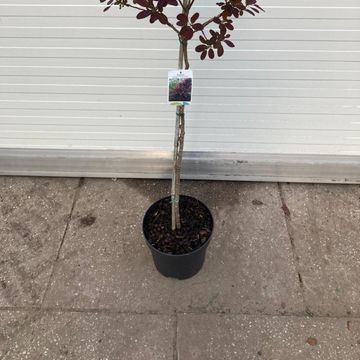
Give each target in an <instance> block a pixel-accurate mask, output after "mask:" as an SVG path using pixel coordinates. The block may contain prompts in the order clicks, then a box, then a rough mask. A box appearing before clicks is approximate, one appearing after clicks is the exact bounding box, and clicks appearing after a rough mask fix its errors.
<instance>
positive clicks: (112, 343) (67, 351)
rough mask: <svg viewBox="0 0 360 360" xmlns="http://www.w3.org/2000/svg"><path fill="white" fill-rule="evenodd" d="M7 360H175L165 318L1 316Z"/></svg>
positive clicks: (170, 323)
mask: <svg viewBox="0 0 360 360" xmlns="http://www.w3.org/2000/svg"><path fill="white" fill-rule="evenodd" d="M0 324H1V330H0V358H1V359H2V360H42V359H44V360H45V359H51V360H65V359H66V360H99V359H101V360H106V359H109V360H110V359H126V360H150V359H159V360H172V359H173V343H174V336H175V332H174V320H173V319H172V318H171V317H169V316H164V315H124V314H89V313H76V312H75V313H69V312H66V313H64V312H51V313H49V312H47V313H44V312H40V311H39V312H29V313H24V312H5V311H2V312H0Z"/></svg>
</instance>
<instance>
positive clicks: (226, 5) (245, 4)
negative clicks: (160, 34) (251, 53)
mask: <svg viewBox="0 0 360 360" xmlns="http://www.w3.org/2000/svg"><path fill="white" fill-rule="evenodd" d="M194 1H195V0H191V1H186V0H100V2H101V3H105V8H104V11H108V10H109V9H110V8H111V7H112V6H114V5H115V6H118V7H119V8H120V9H121V8H124V7H129V8H133V9H136V10H139V12H138V14H137V16H136V18H137V19H139V20H140V19H145V18H149V21H150V23H152V24H153V23H155V22H156V21H158V22H160V23H161V24H163V25H166V26H168V27H170V28H171V29H172V30H173V31H175V32H176V34H177V36H178V37H179V41H180V43H182V44H183V45H184V46H185V47H187V42H188V41H189V40H191V39H192V38H193V37H194V35H195V34H196V33H200V34H199V38H198V39H199V42H200V44H199V45H197V46H196V47H195V51H196V52H198V53H200V59H202V60H204V59H205V58H206V57H209V58H210V59H213V58H214V57H215V55H217V56H218V57H221V56H222V55H223V54H224V45H227V46H228V47H234V46H235V44H234V43H233V42H232V41H231V40H230V37H231V35H230V32H231V31H233V30H234V25H233V18H235V19H237V18H239V17H240V16H243V15H244V14H245V13H248V14H250V15H252V16H255V15H256V14H258V13H260V12H261V11H264V9H263V8H262V7H261V6H260V5H258V4H257V0H224V1H222V2H218V3H216V5H217V6H219V7H220V9H221V11H220V12H219V14H218V15H216V16H214V17H211V18H210V19H208V20H206V21H204V22H200V21H199V18H200V13H198V12H195V13H193V14H191V15H190V10H191V8H192V6H193V4H194ZM178 5H180V7H181V9H182V12H180V13H179V14H178V15H177V16H176V23H175V24H173V23H172V22H170V20H169V17H168V16H167V15H166V14H165V13H164V10H165V9H166V8H167V7H169V6H174V7H176V6H178ZM210 25H213V28H210V29H208V27H209V26H210ZM184 56H185V57H186V58H185V59H184V61H185V67H186V68H189V62H188V60H187V52H186V53H185V54H184Z"/></svg>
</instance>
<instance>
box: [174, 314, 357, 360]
mask: <svg viewBox="0 0 360 360" xmlns="http://www.w3.org/2000/svg"><path fill="white" fill-rule="evenodd" d="M359 335H360V321H359V320H352V321H350V322H348V320H346V319H331V318H300V317H291V316H262V317H259V316H246V315H245V316H244V315H237V316H229V315H224V316H219V315H213V314H201V315H192V316H190V315H181V316H179V322H178V359H179V360H180V359H186V360H187V359H191V360H218V359H221V360H235V359H236V360H243V359H244V360H245V359H246V360H248V359H249V360H250V359H251V360H265V359H266V360H270V359H274V360H275V359H276V360H289V359H291V360H339V359H346V360H358V359H359V356H360V336H359Z"/></svg>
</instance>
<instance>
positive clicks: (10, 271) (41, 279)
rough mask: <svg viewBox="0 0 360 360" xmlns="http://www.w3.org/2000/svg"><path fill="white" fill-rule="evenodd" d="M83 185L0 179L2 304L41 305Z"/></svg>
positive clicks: (69, 182)
mask: <svg viewBox="0 0 360 360" xmlns="http://www.w3.org/2000/svg"><path fill="white" fill-rule="evenodd" d="M78 183H79V180H78V179H47V178H12V177H0V244H1V246H0V306H11V305H39V304H41V301H42V297H43V295H44V293H45V290H46V286H47V284H48V280H49V277H50V274H51V271H52V267H53V262H54V260H55V258H56V255H57V252H58V249H59V247H60V244H61V241H62V237H63V234H64V230H65V228H66V225H67V222H68V219H69V215H70V211H71V207H72V203H73V199H74V194H75V191H76V188H77V186H78Z"/></svg>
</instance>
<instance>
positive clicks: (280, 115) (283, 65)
mask: <svg viewBox="0 0 360 360" xmlns="http://www.w3.org/2000/svg"><path fill="white" fill-rule="evenodd" d="M198 3H199V6H198V7H199V8H201V9H200V10H201V12H202V13H203V14H205V15H209V16H210V14H214V13H215V11H216V6H212V4H213V2H212V1H210V0H206V1H205V0H204V1H199V2H198ZM261 5H263V6H264V8H265V9H266V13H265V14H261V15H259V16H257V17H255V18H253V17H251V16H250V15H249V16H244V17H243V18H241V19H240V20H239V21H238V26H237V29H238V30H236V31H235V32H234V35H233V38H234V39H235V42H236V48H235V49H234V50H228V51H227V52H226V53H225V56H224V57H223V58H222V59H221V60H212V61H205V62H201V61H200V60H199V59H198V56H197V54H195V53H194V52H191V53H190V62H191V67H192V69H193V71H194V75H195V94H194V97H193V105H191V107H189V109H188V118H187V136H186V148H185V150H186V151H188V152H214V153H218V154H221V153H224V154H229V153H239V154H244V153H251V154H284V155H288V154H296V155H302V154H304V155H306V154H313V155H352V156H359V155H360V117H359V115H360V101H359V97H360V65H359V61H360V4H359V1H358V0H343V1H341V2H339V1H338V0H316V1H312V0H296V1H295V0H291V1H290V0H272V1H271V0H262V1H261ZM174 13H175V12H174ZM176 59H177V42H176V41H175V40H174V34H173V33H172V32H171V30H169V29H166V28H164V27H161V26H160V25H150V24H149V23H148V21H147V20H143V21H136V20H135V19H134V12H133V11H132V10H129V9H123V10H122V11H121V12H119V11H118V10H117V9H116V8H114V9H113V10H112V11H110V12H108V13H106V14H103V13H102V8H101V7H100V6H99V5H98V2H97V0H61V1H60V0H11V1H10V0H8V1H7V0H0V148H2V149H5V148H8V149H24V148H32V149H39V148H42V149H45V150H46V149H111V150H131V151H137V150H146V151H151V150H152V151H154V150H161V151H165V152H167V151H171V146H172V141H173V132H174V109H173V108H171V107H169V106H168V105H167V104H166V87H165V84H166V76H167V71H168V69H171V68H174V67H176V64H177V60H176ZM0 154H1V149H0ZM0 167H1V166H0Z"/></svg>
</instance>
